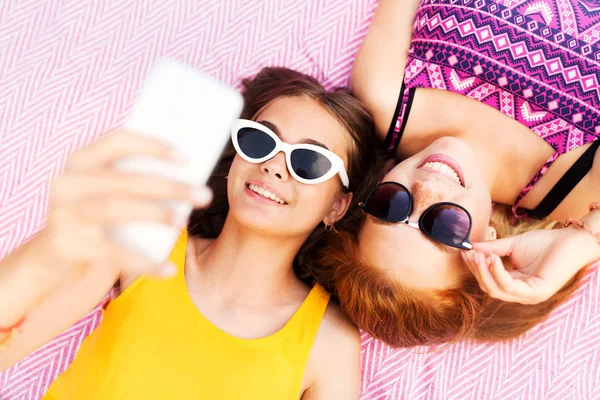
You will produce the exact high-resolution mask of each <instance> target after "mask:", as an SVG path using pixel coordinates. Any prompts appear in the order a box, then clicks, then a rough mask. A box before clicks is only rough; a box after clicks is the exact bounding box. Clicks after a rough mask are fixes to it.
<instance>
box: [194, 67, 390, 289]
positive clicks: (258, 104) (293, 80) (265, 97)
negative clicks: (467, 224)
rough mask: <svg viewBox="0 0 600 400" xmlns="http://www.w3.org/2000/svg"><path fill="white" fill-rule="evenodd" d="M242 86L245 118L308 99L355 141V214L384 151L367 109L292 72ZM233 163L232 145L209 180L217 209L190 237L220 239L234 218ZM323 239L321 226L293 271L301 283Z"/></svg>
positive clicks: (198, 215) (205, 214)
mask: <svg viewBox="0 0 600 400" xmlns="http://www.w3.org/2000/svg"><path fill="white" fill-rule="evenodd" d="M242 86H243V97H244V109H243V111H242V115H241V118H245V119H254V118H256V116H257V115H258V114H259V113H260V112H261V111H262V110H263V109H264V108H265V107H267V106H268V105H269V104H271V103H272V102H273V101H274V100H276V99H279V98H282V97H308V98H310V99H312V100H314V101H315V102H316V103H317V104H319V105H321V106H322V107H324V108H325V109H326V110H327V111H328V112H329V113H330V114H331V115H332V116H333V117H334V118H336V119H337V120H338V122H339V123H340V124H341V125H342V126H343V127H344V128H345V130H346V131H347V132H348V134H349V136H350V138H351V141H350V142H351V148H350V150H349V154H348V166H347V171H348V177H349V179H350V185H349V188H348V191H351V192H354V197H353V201H352V204H351V208H353V206H355V205H356V202H357V200H356V199H357V198H359V197H361V196H363V195H364V192H365V190H366V189H367V188H368V187H370V185H372V184H373V182H375V181H376V179H377V173H376V171H373V170H371V169H369V168H366V167H365V166H369V165H374V164H375V163H376V162H377V159H379V158H380V157H378V155H379V153H380V152H381V147H380V146H381V145H380V144H379V143H378V140H377V139H376V136H375V133H374V124H373V120H372V118H371V115H370V114H369V113H368V111H367V110H366V108H365V107H364V106H363V105H362V104H361V103H360V102H359V101H358V100H357V99H356V98H355V97H354V96H353V95H352V93H351V92H350V91H349V90H348V89H345V88H339V89H336V90H334V91H330V92H328V91H326V90H325V89H324V88H323V86H321V84H320V83H319V82H318V81H317V80H316V79H314V78H312V77H310V76H308V75H305V74H302V73H300V72H297V71H293V70H291V69H287V68H272V67H268V68H264V69H262V70H261V71H260V72H259V73H258V74H257V75H256V76H255V77H254V78H253V79H244V80H243V81H242ZM234 157H235V150H234V149H233V145H232V144H231V143H229V145H228V146H227V148H226V149H225V151H224V152H223V155H222V156H221V159H220V161H219V162H218V164H217V167H216V168H215V170H214V171H213V173H212V175H211V177H210V178H209V180H208V186H210V187H211V189H212V190H213V194H214V200H213V203H212V204H211V206H210V207H209V208H207V209H205V210H199V209H198V210H194V211H193V212H192V215H191V217H190V221H189V224H188V232H189V234H190V235H200V236H203V237H207V238H216V237H217V236H218V235H219V234H220V233H221V230H222V228H223V225H224V223H225V219H226V218H227V213H228V212H229V203H228V201H227V181H226V179H225V177H226V176H227V174H228V173H229V168H230V167H231V163H232V162H233V159H234ZM342 225H343V224H342ZM324 235H325V231H324V225H323V224H320V225H319V226H318V227H317V228H316V229H315V230H314V231H313V232H312V234H311V235H310V236H309V238H308V239H307V240H306V242H305V243H304V246H303V248H302V249H301V250H300V253H299V254H298V255H297V257H296V260H295V263H294V268H295V270H296V273H297V274H298V275H299V276H301V277H302V278H305V279H307V278H308V275H307V274H305V273H304V271H303V268H302V265H303V263H304V261H303V260H304V258H305V255H306V254H307V253H309V252H311V251H312V250H313V249H314V248H315V246H316V244H317V243H318V242H319V240H320V239H321V237H323V236H324Z"/></svg>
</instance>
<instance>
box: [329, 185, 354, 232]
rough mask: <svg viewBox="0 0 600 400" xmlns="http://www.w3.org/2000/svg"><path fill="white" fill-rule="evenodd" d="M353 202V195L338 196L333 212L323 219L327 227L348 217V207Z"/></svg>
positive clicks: (332, 208) (330, 211)
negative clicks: (345, 216)
mask: <svg viewBox="0 0 600 400" xmlns="http://www.w3.org/2000/svg"><path fill="white" fill-rule="evenodd" d="M351 202H352V193H341V194H340V195H338V197H337V199H336V200H335V203H333V205H332V206H331V210H329V212H328V213H327V215H326V216H325V218H323V223H324V224H326V225H333V224H335V223H336V222H338V221H339V220H340V219H342V218H343V217H344V215H346V211H348V207H350V203H351Z"/></svg>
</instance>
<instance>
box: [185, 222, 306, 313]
mask: <svg viewBox="0 0 600 400" xmlns="http://www.w3.org/2000/svg"><path fill="white" fill-rule="evenodd" d="M305 240H306V237H305V236H303V237H287V238H286V237H281V236H269V235H265V234H263V233H261V232H256V231H252V230H250V229H248V228H246V227H243V226H241V225H240V224H239V223H237V222H236V221H235V220H233V218H231V217H227V219H226V221H225V225H224V227H223V231H222V232H221V234H220V235H219V237H218V238H217V239H216V240H214V241H213V242H212V243H211V244H210V245H209V246H207V247H206V248H205V249H199V250H198V251H197V253H196V262H197V268H198V275H199V277H200V279H201V281H202V286H203V288H204V290H205V291H206V292H205V294H208V295H210V294H212V295H215V296H219V297H220V298H225V299H230V300H231V301H233V302H235V303H240V304H254V305H259V304H273V299H275V298H278V297H279V296H281V295H282V294H283V293H286V292H289V291H291V290H293V288H297V287H298V284H299V281H298V279H297V278H296V275H295V274H294V271H293V268H292V263H293V260H294V258H295V256H296V254H297V253H298V251H299V250H300V247H301V246H302V244H303V243H304V241H305ZM279 298H280V297H279Z"/></svg>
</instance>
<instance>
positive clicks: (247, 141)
mask: <svg viewBox="0 0 600 400" xmlns="http://www.w3.org/2000/svg"><path fill="white" fill-rule="evenodd" d="M237 141H238V144H239V146H240V150H241V151H242V152H243V153H244V154H245V155H246V156H247V157H250V158H255V159H257V160H258V159H261V158H263V157H265V156H267V155H268V154H269V153H270V152H271V151H273V149H274V148H275V146H276V143H275V140H274V139H273V138H272V137H271V136H269V135H268V134H267V133H265V132H263V131H261V130H260V129H256V128H241V129H240V130H239V131H238V133H237Z"/></svg>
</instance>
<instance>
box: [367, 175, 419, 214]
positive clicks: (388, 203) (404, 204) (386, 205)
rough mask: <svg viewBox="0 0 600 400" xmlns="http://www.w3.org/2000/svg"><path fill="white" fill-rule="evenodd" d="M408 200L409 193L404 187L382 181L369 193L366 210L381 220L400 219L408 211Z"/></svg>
mask: <svg viewBox="0 0 600 400" xmlns="http://www.w3.org/2000/svg"><path fill="white" fill-rule="evenodd" d="M410 201H411V200H410V195H409V193H408V192H407V191H406V189H405V188H404V187H402V186H400V185H395V184H385V183H384V184H383V185H381V186H379V187H377V188H376V189H375V190H374V191H373V192H372V193H371V196H370V197H369V199H368V201H367V205H366V210H367V212H368V213H369V214H371V215H373V216H374V217H377V218H380V219H383V220H390V221H401V220H404V219H406V218H407V217H408V214H409V213H410V207H411V204H410Z"/></svg>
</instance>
